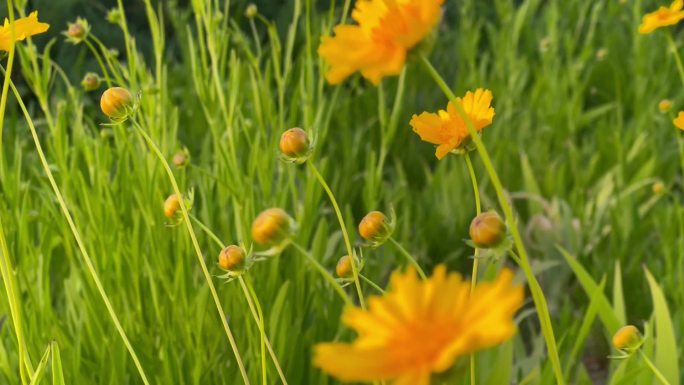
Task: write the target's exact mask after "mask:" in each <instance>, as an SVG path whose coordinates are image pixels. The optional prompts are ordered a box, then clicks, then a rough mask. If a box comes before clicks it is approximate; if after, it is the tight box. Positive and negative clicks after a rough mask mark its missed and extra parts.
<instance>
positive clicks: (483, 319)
mask: <svg viewBox="0 0 684 385" xmlns="http://www.w3.org/2000/svg"><path fill="white" fill-rule="evenodd" d="M512 280H513V273H512V272H511V271H510V270H503V271H502V272H501V274H499V277H498V278H497V279H496V280H495V281H494V282H489V283H480V284H479V285H478V286H477V287H476V288H475V291H474V292H473V293H472V295H470V294H471V293H470V282H468V281H464V280H463V279H462V278H461V276H460V275H458V274H457V273H450V274H447V272H446V268H445V266H444V265H440V266H438V267H437V268H436V269H435V271H434V274H433V275H432V277H430V278H429V279H427V280H424V281H422V280H419V279H418V276H417V275H416V272H415V270H413V269H409V270H408V271H407V272H406V273H404V274H402V273H400V272H395V273H393V274H392V277H391V281H390V285H391V288H390V290H389V291H387V292H386V293H385V295H383V296H382V297H371V298H370V299H369V301H368V310H362V309H359V308H348V309H347V310H346V311H345V313H344V315H343V322H344V323H345V324H346V325H348V326H350V327H351V328H353V329H355V330H356V332H357V333H358V337H357V339H356V340H355V341H354V342H352V343H323V344H319V345H317V346H316V349H315V358H314V364H315V365H316V366H318V367H319V368H321V369H323V370H324V371H326V372H328V373H330V374H331V375H333V376H335V377H337V378H339V379H340V380H342V381H378V380H386V381H391V384H393V385H399V384H402V385H403V384H411V385H427V384H429V383H430V376H431V375H432V373H440V372H444V371H445V370H447V369H449V368H450V367H452V366H453V365H454V363H455V361H456V360H457V359H458V358H459V357H462V356H466V355H468V354H469V353H471V352H473V351H476V350H479V349H483V348H487V347H491V346H494V345H497V344H500V343H502V342H504V341H506V340H507V339H509V338H511V337H512V336H513V335H514V334H515V332H516V325H515V322H514V321H513V316H514V314H515V313H516V311H517V310H518V308H520V306H521V305H522V303H523V297H524V293H523V291H524V290H523V287H522V286H518V285H514V284H513V283H512Z"/></svg>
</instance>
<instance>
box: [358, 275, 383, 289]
mask: <svg viewBox="0 0 684 385" xmlns="http://www.w3.org/2000/svg"><path fill="white" fill-rule="evenodd" d="M359 277H361V279H363V280H364V281H366V283H367V284H369V285H370V286H371V287H372V288H373V289H375V290H377V291H379V292H380V293H381V294H385V291H384V290H383V289H382V288H381V287H380V286H378V285H377V284H376V283H375V282H373V281H371V280H370V279H369V278H368V277H366V276H365V275H363V274H359Z"/></svg>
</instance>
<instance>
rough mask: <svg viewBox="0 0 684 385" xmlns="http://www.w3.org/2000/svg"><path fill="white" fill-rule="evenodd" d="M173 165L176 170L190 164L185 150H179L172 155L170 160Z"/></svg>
mask: <svg viewBox="0 0 684 385" xmlns="http://www.w3.org/2000/svg"><path fill="white" fill-rule="evenodd" d="M172 162H173V165H174V166H176V168H183V167H185V166H187V165H188V163H190V156H189V155H188V151H187V150H179V151H178V152H176V153H175V154H174V155H173V159H172Z"/></svg>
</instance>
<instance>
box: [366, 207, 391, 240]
mask: <svg viewBox="0 0 684 385" xmlns="http://www.w3.org/2000/svg"><path fill="white" fill-rule="evenodd" d="M393 231H394V223H393V220H390V219H389V218H387V216H386V215H385V214H383V213H382V212H380V211H371V212H369V213H368V214H366V216H365V217H363V219H361V222H359V234H360V235H361V238H363V239H365V240H366V241H368V242H369V245H370V246H372V247H377V246H380V245H381V244H383V243H385V241H386V240H387V239H389V237H391V236H392V232H393Z"/></svg>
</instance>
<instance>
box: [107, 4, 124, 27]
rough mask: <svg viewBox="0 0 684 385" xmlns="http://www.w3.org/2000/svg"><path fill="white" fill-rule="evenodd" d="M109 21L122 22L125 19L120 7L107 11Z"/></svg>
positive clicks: (113, 22)
mask: <svg viewBox="0 0 684 385" xmlns="http://www.w3.org/2000/svg"><path fill="white" fill-rule="evenodd" d="M106 18H107V21H108V22H110V23H112V24H120V23H121V22H122V21H123V14H122V13H121V11H120V10H119V8H116V7H115V8H112V9H110V10H109V11H107V17H106Z"/></svg>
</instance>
